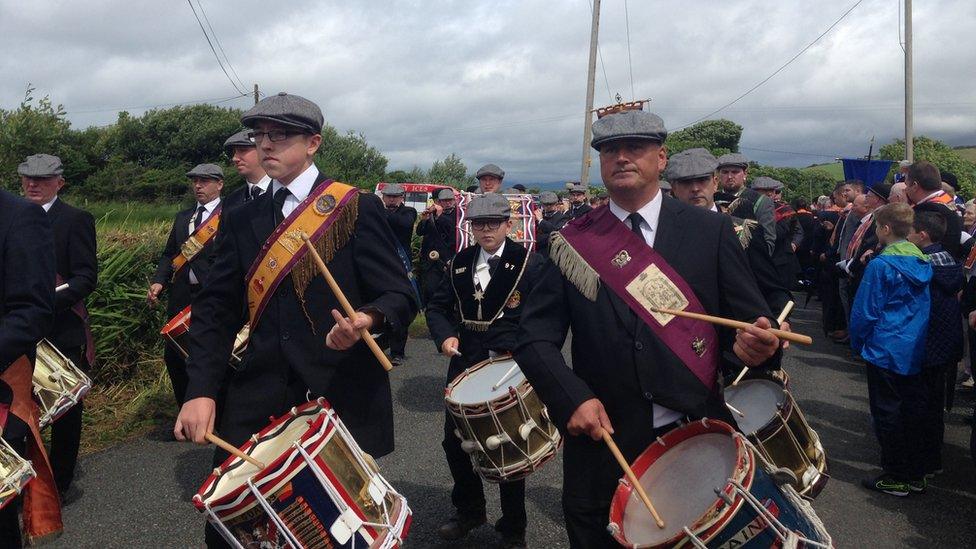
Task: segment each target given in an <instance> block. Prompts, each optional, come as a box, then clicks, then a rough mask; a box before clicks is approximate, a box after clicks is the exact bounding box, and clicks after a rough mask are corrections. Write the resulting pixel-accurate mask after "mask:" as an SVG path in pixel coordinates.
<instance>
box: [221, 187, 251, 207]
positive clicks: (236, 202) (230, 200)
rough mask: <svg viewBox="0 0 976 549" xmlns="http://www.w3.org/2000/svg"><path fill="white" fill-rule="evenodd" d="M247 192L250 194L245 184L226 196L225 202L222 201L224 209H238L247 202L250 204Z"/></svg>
mask: <svg viewBox="0 0 976 549" xmlns="http://www.w3.org/2000/svg"><path fill="white" fill-rule="evenodd" d="M247 192H248V186H247V183H244V184H243V185H241V186H240V187H238V188H236V189H234V190H233V191H231V192H230V193H228V194H227V196H225V197H224V198H223V200H221V201H220V203H221V204H222V205H223V208H222V209H224V208H226V209H228V210H229V209H231V208H236V207H238V206H240V205H242V204H244V203H245V202H248V200H247Z"/></svg>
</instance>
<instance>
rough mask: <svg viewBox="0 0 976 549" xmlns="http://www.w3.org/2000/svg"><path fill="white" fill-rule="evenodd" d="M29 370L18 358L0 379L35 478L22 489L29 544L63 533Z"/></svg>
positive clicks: (2, 415)
mask: <svg viewBox="0 0 976 549" xmlns="http://www.w3.org/2000/svg"><path fill="white" fill-rule="evenodd" d="M33 370H34V368H33V365H32V364H31V362H30V360H29V359H28V358H27V357H26V356H22V357H20V358H18V359H17V360H15V361H14V363H13V364H11V365H10V366H9V367H8V368H7V369H6V370H4V372H3V374H2V375H0V381H3V382H4V383H6V384H7V385H8V386H9V387H10V389H11V390H12V392H13V401H12V402H11V403H10V406H9V413H10V414H13V415H15V416H17V417H18V418H19V419H20V420H21V421H23V422H24V423H26V424H27V426H28V427H30V431H31V432H30V435H28V437H27V456H26V457H27V458H28V459H29V460H30V461H31V464H33V466H34V470H35V471H36V472H37V477H36V478H34V479H33V480H31V481H30V482H29V483H28V484H27V486H25V487H24V493H23V498H24V500H23V503H24V505H23V518H24V533H25V534H26V536H27V538H28V540H29V541H31V542H32V543H33V542H36V541H38V540H40V539H41V538H45V537H47V536H52V535H55V534H59V533H61V531H62V530H64V526H63V525H62V523H61V500H60V498H59V496H58V489H57V487H56V486H55V484H54V473H53V472H52V471H51V463H50V462H49V461H48V459H47V452H46V451H45V450H44V443H43V442H42V441H41V433H40V431H39V430H38V421H39V412H38V410H37V404H36V403H35V402H34V399H33V398H32V394H31V388H32V387H33ZM0 406H2V405H0ZM7 413H8V411H7V410H0V420H2V425H6V420H7Z"/></svg>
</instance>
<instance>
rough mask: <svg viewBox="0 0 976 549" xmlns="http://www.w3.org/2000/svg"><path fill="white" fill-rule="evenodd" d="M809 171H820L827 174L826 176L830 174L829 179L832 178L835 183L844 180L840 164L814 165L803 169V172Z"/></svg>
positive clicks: (842, 168) (842, 167) (842, 166)
mask: <svg viewBox="0 0 976 549" xmlns="http://www.w3.org/2000/svg"><path fill="white" fill-rule="evenodd" d="M810 170H820V171H824V172H827V173H828V174H830V177H833V178H834V179H836V180H837V181H841V180H842V179H844V165H843V164H841V163H840V162H831V163H830V164H816V165H813V166H807V167H806V168H803V171H810Z"/></svg>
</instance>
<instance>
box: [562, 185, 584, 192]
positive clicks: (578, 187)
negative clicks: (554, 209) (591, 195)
mask: <svg viewBox="0 0 976 549" xmlns="http://www.w3.org/2000/svg"><path fill="white" fill-rule="evenodd" d="M566 189H568V190H569V192H571V193H585V192H586V191H587V188H586V186H585V185H582V184H580V183H567V184H566Z"/></svg>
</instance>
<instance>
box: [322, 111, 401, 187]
mask: <svg viewBox="0 0 976 549" xmlns="http://www.w3.org/2000/svg"><path fill="white" fill-rule="evenodd" d="M315 164H316V165H317V166H318V168H319V170H321V171H322V173H325V174H326V175H328V176H329V177H333V178H335V179H338V180H340V181H344V182H346V183H349V184H350V185H357V186H359V187H362V188H372V187H374V186H375V185H376V184H377V183H379V182H380V181H381V180H382V179H383V176H384V174H385V173H386V164H387V159H386V157H385V156H383V154H382V153H381V152H379V151H378V150H376V148H375V147H372V146H370V144H369V143H368V142H367V141H366V137H365V136H364V135H363V134H361V133H355V132H353V131H349V132H347V133H346V134H345V135H339V132H338V131H336V129H335V128H333V127H332V126H330V125H328V124H326V125H325V127H324V128H322V146H320V147H319V151H318V153H316V158H315Z"/></svg>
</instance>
